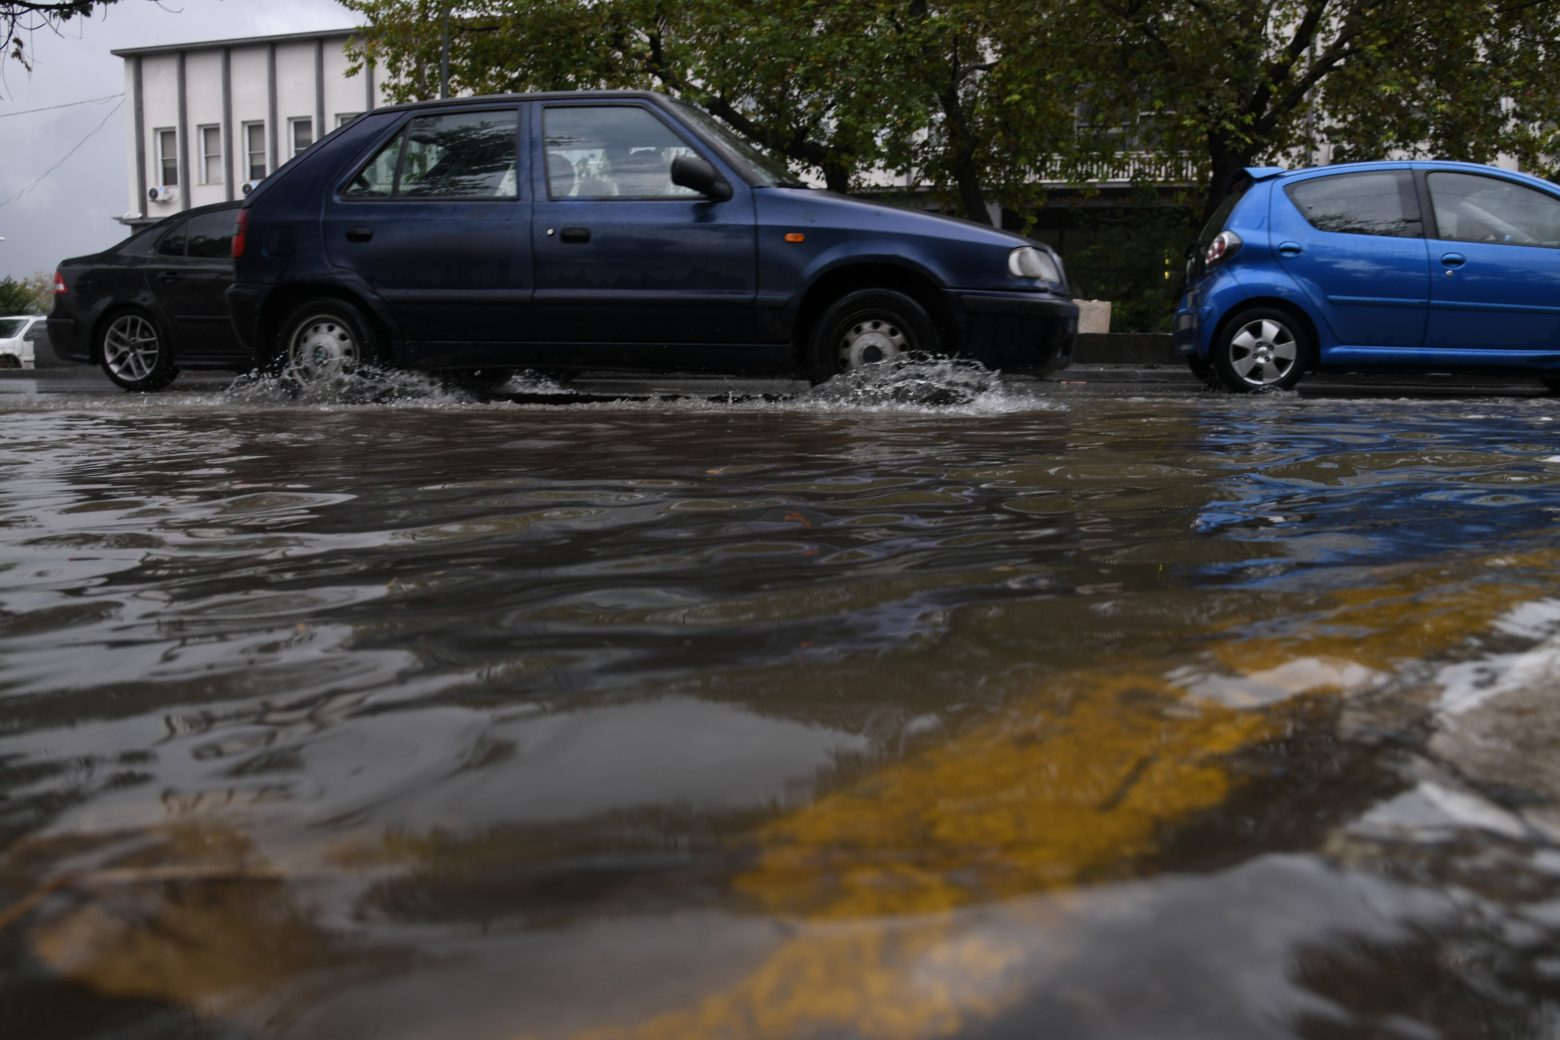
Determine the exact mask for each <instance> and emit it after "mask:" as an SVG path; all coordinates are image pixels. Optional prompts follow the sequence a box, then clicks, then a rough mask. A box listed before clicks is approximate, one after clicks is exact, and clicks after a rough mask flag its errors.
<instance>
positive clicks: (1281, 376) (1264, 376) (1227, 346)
mask: <svg viewBox="0 0 1560 1040" xmlns="http://www.w3.org/2000/svg"><path fill="white" fill-rule="evenodd" d="M1310 359H1311V337H1310V333H1309V331H1308V330H1307V329H1306V328H1305V327H1304V326H1303V325H1302V324H1301V323H1300V322H1299V321H1298V320H1297V319H1296V318H1295V317H1294V316H1293V315H1291V314H1289V313H1287V312H1285V311H1281V310H1277V309H1275V308H1272V307H1253V308H1251V309H1250V310H1245V311H1241V312H1240V313H1239V314H1237V315H1235V316H1234V317H1233V318H1231V319H1230V320H1229V322H1228V323H1227V324H1226V325H1225V326H1224V331H1223V332H1221V333H1220V334H1219V339H1218V342H1217V343H1215V344H1214V348H1213V366H1214V368H1215V369H1216V370H1217V372H1218V374H1219V381H1220V382H1222V383H1223V384H1224V385H1225V387H1227V388H1228V389H1230V390H1238V391H1243V392H1248V393H1249V392H1252V391H1257V390H1289V389H1291V388H1293V387H1294V385H1295V384H1296V383H1298V382H1300V377H1301V376H1303V375H1305V371H1306V368H1307V367H1308V366H1309V364H1310Z"/></svg>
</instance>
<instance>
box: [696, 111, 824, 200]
mask: <svg viewBox="0 0 1560 1040" xmlns="http://www.w3.org/2000/svg"><path fill="white" fill-rule="evenodd" d="M673 104H675V105H676V106H677V111H678V112H680V113H681V114H682V115H683V116H685V117H687V119H688V121H689V122H691V123H693V124H695V125H696V126H698V127H699V129H701V130H703V131H704V133H705V136H706V137H707V138H708V139H709V141H710V143H711V144H713V145H714V146H715V147H716V149H718V150H719V151H720V154H721V158H723V159H725V160H726V161H727V162H729V163H731V164H732V165H733V166H735V167H737V168H738V169H739V170H741V171H742V172H743V173H744V174H746V175H747V177H748V179H750V180H752V181H753V182H754V183H757V184H761V185H764V186H766V187H774V188H805V187H807V185H806V184H804V183H802V182H801V181H799V180H797V179H796V178H795V177H793V176H791V172H790V171H789V170H787V169H786V168H785V166H784V165H782V164H781V163H779V162H777V161H776V160H774V159H772V158H770V157H769V156H767V155H765V154H764V153H763V152H761V151H759V150H758V149H757V148H755V147H753V146H752V145H751V144H749V143H748V142H747V141H744V140H743V139H742V138H740V137H738V136H737V135H736V134H735V133H733V132H732V131H731V129H730V128H729V127H727V126H725V125H724V124H722V123H721V122H720V121H719V120H717V119H716V118H715V117H714V116H712V115H710V114H709V113H708V112H705V111H704V110H703V109H698V108H694V107H693V106H692V105H688V104H684V103H683V102H681V101H677V102H673Z"/></svg>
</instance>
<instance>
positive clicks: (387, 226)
mask: <svg viewBox="0 0 1560 1040" xmlns="http://www.w3.org/2000/svg"><path fill="white" fill-rule="evenodd" d="M519 137H520V107H519V106H517V105H515V104H513V103H510V104H508V105H504V106H502V107H493V106H485V107H478V108H472V109H455V110H452V111H438V112H434V113H429V114H424V115H418V116H415V117H413V118H411V119H408V120H407V121H405V122H404V123H403V124H401V125H400V126H399V128H398V129H397V130H396V132H395V133H394V134H393V135H392V136H391V137H390V139H389V140H388V141H386V142H384V143H383V144H381V145H380V146H379V147H378V149H377V150H376V151H375V152H374V153H373V154H372V155H371V157H370V158H368V160H367V161H366V162H364V163H362V164H361V165H360V166H359V167H357V168H356V169H355V170H354V171H353V172H352V173H351V174H350V175H349V177H348V178H347V179H346V181H345V182H344V183H342V184H341V185H340V186H339V188H338V190H337V191H335V192H334V193H333V194H332V195H331V196H330V197H329V198H328V199H327V200H326V203H325V211H324V219H323V222H322V224H323V231H324V235H325V249H326V253H327V255H328V256H329V258H330V262H331V263H332V264H333V265H335V266H337V267H340V268H344V269H346V270H347V271H349V272H351V273H352V274H353V275H355V276H356V278H357V279H359V280H361V282H362V283H366V286H367V287H368V289H369V290H370V291H371V292H373V293H374V294H375V295H377V296H378V297H379V298H380V300H381V301H383V304H384V306H385V309H386V310H387V311H388V313H389V314H390V316H391V318H392V319H393V321H394V322H395V324H396V331H397V333H398V339H399V340H400V341H401V347H402V349H403V350H405V351H406V352H407V353H408V354H410V355H411V356H412V357H413V358H414V359H415V360H418V361H420V362H422V363H425V364H437V363H439V362H440V361H441V360H442V361H447V362H449V363H451V364H472V363H482V362H492V363H499V362H504V361H508V360H512V355H513V352H514V350H515V349H516V347H517V346H518V345H519V344H523V343H524V342H526V341H527V340H528V339H529V338H530V327H531V319H530V305H531V256H530V251H531V245H530V237H529V235H528V233H527V231H528V225H527V218H528V213H527V207H528V203H529V200H528V199H526V198H525V197H524V196H525V194H526V193H525V192H523V191H521V190H520V189H521V185H522V184H523V183H524V179H523V176H522V174H521V168H520V165H519V162H520V156H521V155H522V154H523V153H522V152H521V150H520V149H519Z"/></svg>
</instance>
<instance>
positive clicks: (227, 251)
mask: <svg viewBox="0 0 1560 1040" xmlns="http://www.w3.org/2000/svg"><path fill="white" fill-rule="evenodd" d="M237 209H238V203H236V202H222V203H218V204H216V205H214V206H202V207H200V208H199V209H192V210H190V211H189V212H188V213H181V214H178V215H177V216H173V217H169V218H168V219H167V220H163V221H160V222H158V223H156V224H153V225H152V226H151V227H149V228H146V229H145V230H143V231H138V232H136V233H135V234H133V235H131V236H130V237H129V238H127V239H125V240H124V241H123V242H120V243H119V244H118V245H116V246H113V247H111V248H109V249H105V250H103V252H101V253H96V254H94V255H92V256H83V257H76V258H73V259H70V260H65V261H62V262H61V263H60V266H59V271H58V273H57V274H56V275H55V280H54V310H53V312H52V313H51V314H50V315H49V326H48V327H49V336H50V338H51V339H52V341H53V343H54V350H55V353H56V354H58V355H59V356H60V358H62V359H63V360H66V361H79V362H85V363H88V364H95V365H99V366H101V367H102V369H103V371H104V373H106V374H107V375H108V378H109V379H112V380H113V381H114V382H115V383H117V384H119V385H120V386H122V387H124V388H125V389H126V390H160V389H162V388H163V387H165V386H167V385H168V384H169V383H170V382H172V381H173V379H174V377H175V376H177V375H178V374H179V370H180V369H181V368H191V369H194V368H216V369H232V370H238V371H242V370H244V369H247V368H249V367H250V359H249V354H248V352H247V351H245V350H244V348H243V347H242V346H241V345H240V344H239V343H238V341H237V340H236V339H235V338H234V336H233V328H232V323H231V322H230V321H229V320H228V312H227V301H226V299H225V298H224V297H223V293H224V291H226V289H227V287H228V284H229V283H230V282H232V280H233V259H232V237H233V215H234V213H235V212H236V211H237Z"/></svg>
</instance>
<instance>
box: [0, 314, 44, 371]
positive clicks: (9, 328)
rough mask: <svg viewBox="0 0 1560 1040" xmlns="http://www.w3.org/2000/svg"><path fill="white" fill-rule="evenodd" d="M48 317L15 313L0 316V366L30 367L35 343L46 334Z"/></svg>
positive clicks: (33, 356) (32, 361) (33, 360)
mask: <svg viewBox="0 0 1560 1040" xmlns="http://www.w3.org/2000/svg"><path fill="white" fill-rule="evenodd" d="M47 321H48V318H47V316H46V315H42V314H17V315H13V316H11V317H9V318H0V368H32V367H33V365H34V363H35V362H36V360H37V354H36V350H35V349H34V344H36V343H37V342H38V341H39V340H40V339H42V338H43V337H44V336H46V335H48V324H47Z"/></svg>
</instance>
